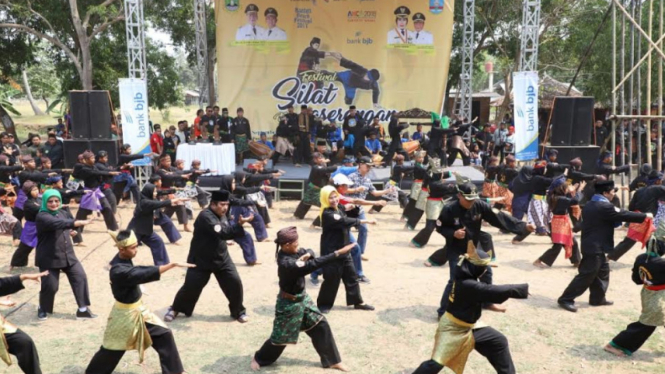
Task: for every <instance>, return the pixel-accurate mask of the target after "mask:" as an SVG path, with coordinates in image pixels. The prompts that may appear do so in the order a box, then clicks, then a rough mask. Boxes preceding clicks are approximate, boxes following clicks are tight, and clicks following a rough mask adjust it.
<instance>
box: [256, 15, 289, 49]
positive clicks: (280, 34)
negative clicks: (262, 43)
mask: <svg viewBox="0 0 665 374" xmlns="http://www.w3.org/2000/svg"><path fill="white" fill-rule="evenodd" d="M263 15H264V16H265V17H266V28H265V29H264V30H263V34H262V35H261V37H260V39H261V40H266V41H285V40H286V32H285V31H284V30H282V29H280V28H279V27H277V16H278V14H277V10H276V9H275V8H272V7H271V8H268V9H266V11H265V12H264V13H263Z"/></svg>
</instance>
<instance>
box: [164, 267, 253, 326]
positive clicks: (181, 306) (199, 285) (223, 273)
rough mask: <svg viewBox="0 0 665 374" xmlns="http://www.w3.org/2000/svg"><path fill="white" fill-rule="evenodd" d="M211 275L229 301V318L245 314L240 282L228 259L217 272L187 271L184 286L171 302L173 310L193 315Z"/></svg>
mask: <svg viewBox="0 0 665 374" xmlns="http://www.w3.org/2000/svg"><path fill="white" fill-rule="evenodd" d="M211 274H214V275H215V278H217V283H219V287H220V288H221V289H222V292H224V296H226V299H227V300H228V301H229V310H230V311H231V317H233V318H235V319H237V318H239V317H240V316H241V315H243V314H245V307H244V306H243V305H242V301H243V289H242V281H241V280H240V275H238V271H237V270H236V266H235V265H234V264H233V262H231V260H230V259H229V260H228V262H227V263H226V264H225V265H224V266H223V267H222V268H220V269H217V270H207V269H201V268H199V267H195V268H190V269H187V275H186V276H185V284H183V285H182V287H181V288H180V290H179V291H178V293H177V294H176V295H175V300H173V306H172V307H173V310H174V311H175V312H179V313H184V314H185V315H186V316H191V315H192V313H194V307H196V303H197V302H198V301H199V297H200V296H201V291H203V288H204V287H205V286H206V285H207V284H208V281H209V280H210V275H211Z"/></svg>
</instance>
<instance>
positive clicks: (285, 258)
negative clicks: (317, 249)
mask: <svg viewBox="0 0 665 374" xmlns="http://www.w3.org/2000/svg"><path fill="white" fill-rule="evenodd" d="M307 253H309V254H310V256H311V257H310V259H309V260H307V261H306V262H305V263H304V264H300V265H301V266H298V265H299V264H297V261H298V259H299V258H300V257H302V256H304V255H305V254H307ZM336 258H337V257H336V256H335V254H334V253H330V254H328V255H325V256H321V257H316V256H315V255H314V252H313V251H312V250H311V249H303V248H300V249H298V252H296V253H294V254H288V253H285V252H283V251H280V252H279V254H278V255H277V276H278V277H279V288H280V289H281V290H282V291H284V292H286V293H289V294H291V295H298V294H300V293H302V292H304V291H305V275H307V274H310V273H311V272H313V271H315V270H316V269H319V268H321V267H323V266H324V265H326V264H328V263H330V262H332V261H334V260H335V259H336Z"/></svg>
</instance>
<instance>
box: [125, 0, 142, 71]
mask: <svg viewBox="0 0 665 374" xmlns="http://www.w3.org/2000/svg"><path fill="white" fill-rule="evenodd" d="M125 28H126V30H127V64H128V70H129V77H130V78H139V79H147V70H146V64H145V35H144V24H143V0H125Z"/></svg>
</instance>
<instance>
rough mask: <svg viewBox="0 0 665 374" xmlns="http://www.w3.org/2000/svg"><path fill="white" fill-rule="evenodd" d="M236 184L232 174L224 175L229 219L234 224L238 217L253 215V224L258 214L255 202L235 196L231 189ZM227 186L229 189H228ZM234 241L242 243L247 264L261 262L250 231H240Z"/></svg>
mask: <svg viewBox="0 0 665 374" xmlns="http://www.w3.org/2000/svg"><path fill="white" fill-rule="evenodd" d="M235 185H236V181H235V178H234V177H233V176H232V175H222V188H221V189H220V191H227V192H228V193H229V210H228V211H227V219H229V221H230V222H229V223H230V224H231V225H233V224H235V223H236V222H237V221H238V218H240V217H249V216H250V215H252V216H253V218H252V219H251V220H250V221H249V222H250V224H251V223H252V222H253V221H254V220H255V219H256V215H255V214H254V212H253V211H252V207H253V206H254V203H253V202H251V201H248V200H243V199H238V198H237V197H235V196H234V195H233V191H232V190H231V189H235ZM227 188H228V189H229V190H227ZM232 212H234V213H232ZM233 241H235V242H236V243H238V245H240V249H242V257H243V258H244V259H245V262H246V263H247V265H249V266H254V265H260V264H261V263H260V262H258V261H257V257H256V248H255V247H254V239H252V235H251V234H250V233H249V232H247V231H243V232H242V233H239V234H238V235H236V236H235V237H234V238H233Z"/></svg>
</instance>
